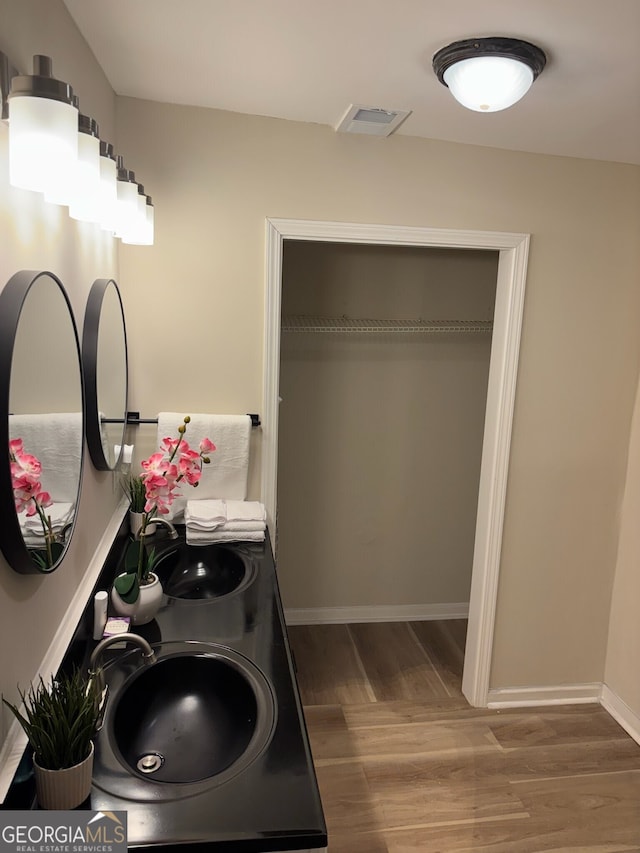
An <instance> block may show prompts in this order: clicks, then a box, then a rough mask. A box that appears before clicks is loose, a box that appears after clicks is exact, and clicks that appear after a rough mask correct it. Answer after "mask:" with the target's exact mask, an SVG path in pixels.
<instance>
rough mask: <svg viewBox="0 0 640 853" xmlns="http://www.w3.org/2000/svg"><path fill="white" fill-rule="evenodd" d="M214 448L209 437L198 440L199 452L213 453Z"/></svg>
mask: <svg viewBox="0 0 640 853" xmlns="http://www.w3.org/2000/svg"><path fill="white" fill-rule="evenodd" d="M215 449H216V446H215V444H214V443H213V442H212V441H211V439H210V438H203V439H202V441H201V442H200V453H213V451H214V450H215Z"/></svg>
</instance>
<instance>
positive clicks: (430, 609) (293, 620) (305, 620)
mask: <svg viewBox="0 0 640 853" xmlns="http://www.w3.org/2000/svg"><path fill="white" fill-rule="evenodd" d="M284 616H285V621H286V623H287V625H338V624H343V623H345V622H426V621H429V620H433V619H466V618H467V617H468V616H469V602H468V601H462V602H453V603H447V604H380V605H375V604H374V605H370V606H359V607H308V608H304V607H300V608H295V607H289V608H286V609H285V611H284Z"/></svg>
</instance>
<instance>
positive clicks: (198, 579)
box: [154, 543, 253, 600]
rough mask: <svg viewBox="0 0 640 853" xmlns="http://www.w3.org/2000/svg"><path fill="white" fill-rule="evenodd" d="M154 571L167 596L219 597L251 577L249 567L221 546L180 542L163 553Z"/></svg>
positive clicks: (229, 550)
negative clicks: (166, 552) (172, 548)
mask: <svg viewBox="0 0 640 853" xmlns="http://www.w3.org/2000/svg"><path fill="white" fill-rule="evenodd" d="M154 571H155V572H156V573H157V574H158V576H159V577H160V581H161V583H162V588H163V590H164V592H165V594H166V595H168V596H169V597H170V598H187V599H192V600H193V599H197V600H202V599H212V598H222V597H223V596H225V595H229V594H230V593H232V592H235V591H236V590H239V589H242V588H244V587H245V586H246V585H247V584H248V583H249V581H250V580H251V579H252V577H253V570H252V568H251V566H250V565H249V564H248V563H247V562H245V560H244V559H243V558H242V557H241V556H240V554H239V553H238V552H237V551H235V550H234V549H233V548H230V547H227V546H225V545H202V546H198V545H187V544H184V543H183V544H181V545H179V546H178V547H177V548H175V549H174V550H172V551H170V552H169V553H168V554H166V555H163V556H162V557H161V558H160V559H159V560H158V562H157V563H156V565H155V568H154Z"/></svg>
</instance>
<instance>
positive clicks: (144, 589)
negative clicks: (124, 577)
mask: <svg viewBox="0 0 640 853" xmlns="http://www.w3.org/2000/svg"><path fill="white" fill-rule="evenodd" d="M123 574H125V572H123ZM151 577H152V578H153V580H152V582H151V583H149V584H145V585H144V586H141V587H140V592H139V595H138V600H137V601H134V602H133V604H127V602H126V601H123V600H122V599H121V598H120V595H119V593H118V591H117V589H116V588H115V586H113V587H112V588H111V603H112V604H113V609H114V610H115V611H116V613H117V614H118V615H119V616H128V617H129V618H130V619H131V624H132V625H146V624H147V622H151V620H152V619H153V618H154V617H155V615H156V613H157V612H158V610H160V607H161V606H162V584H161V583H160V579H159V578H158V576H157V575H155V574H154V573H153V572H151Z"/></svg>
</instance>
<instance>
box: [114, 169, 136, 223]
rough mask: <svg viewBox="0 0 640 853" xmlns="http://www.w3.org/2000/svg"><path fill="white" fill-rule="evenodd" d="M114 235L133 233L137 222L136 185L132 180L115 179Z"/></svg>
mask: <svg viewBox="0 0 640 853" xmlns="http://www.w3.org/2000/svg"><path fill="white" fill-rule="evenodd" d="M116 191H117V199H118V200H117V204H116V219H117V221H116V223H115V231H114V233H115V235H116V237H126V236H128V235H129V234H132V233H134V231H135V228H136V225H137V223H138V210H139V208H138V185H137V184H136V183H134V182H133V181H128V180H121V179H120V178H118V180H117V181H116Z"/></svg>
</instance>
